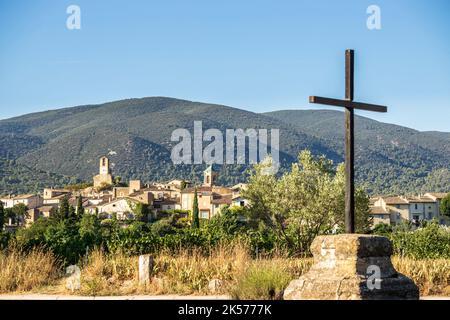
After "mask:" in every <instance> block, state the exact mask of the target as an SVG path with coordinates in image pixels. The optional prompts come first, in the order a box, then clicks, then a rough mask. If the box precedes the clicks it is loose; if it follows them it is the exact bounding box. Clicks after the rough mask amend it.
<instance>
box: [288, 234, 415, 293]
mask: <svg viewBox="0 0 450 320" xmlns="http://www.w3.org/2000/svg"><path fill="white" fill-rule="evenodd" d="M311 251H312V253H313V256H314V264H313V266H312V267H311V269H310V270H309V271H308V272H307V273H306V274H304V275H303V276H301V277H300V278H299V279H296V280H293V281H292V282H291V283H290V284H289V286H288V287H287V288H286V289H285V291H284V296H283V297H284V299H288V300H303V299H315V300H359V299H364V300H366V299H367V300H372V299H374V300H383V299H387V300H391V299H418V298H419V290H418V288H417V286H416V285H415V284H414V282H413V281H412V280H411V279H409V278H407V277H406V276H404V275H402V274H399V273H397V271H396V270H395V268H394V267H393V265H392V262H391V259H390V256H391V254H392V244H391V242H390V241H389V239H387V238H386V237H380V236H372V235H359V234H342V235H333V236H319V237H317V238H316V239H314V241H313V243H312V245H311ZM374 270H376V271H374Z"/></svg>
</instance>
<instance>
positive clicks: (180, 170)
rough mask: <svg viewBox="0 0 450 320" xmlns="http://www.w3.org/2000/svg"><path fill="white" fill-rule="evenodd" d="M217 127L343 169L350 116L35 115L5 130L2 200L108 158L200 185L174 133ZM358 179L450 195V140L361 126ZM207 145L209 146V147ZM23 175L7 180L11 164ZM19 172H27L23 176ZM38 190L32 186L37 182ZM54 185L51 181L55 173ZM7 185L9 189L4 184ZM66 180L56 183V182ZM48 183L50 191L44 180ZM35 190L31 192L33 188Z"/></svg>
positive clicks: (240, 170)
mask: <svg viewBox="0 0 450 320" xmlns="http://www.w3.org/2000/svg"><path fill="white" fill-rule="evenodd" d="M194 121H202V122H203V130H206V129H208V128H217V129H219V130H221V131H222V132H225V129H236V128H242V129H247V128H255V129H258V128H264V129H271V128H276V129H280V149H281V154H280V158H281V160H282V164H283V168H288V167H289V166H290V164H291V163H292V162H293V161H295V160H296V157H297V154H298V153H299V151H301V150H303V149H309V150H311V151H312V153H313V154H315V155H318V154H324V155H326V156H327V157H328V158H329V159H332V160H334V161H335V163H338V162H342V161H343V135H342V134H343V114H342V113H341V112H337V111H325V110H318V111H311V110H307V111H277V112H272V113H266V114H258V113H253V112H249V111H244V110H240V109H236V108H231V107H227V106H222V105H215V104H206V103H199V102H192V101H186V100H179V99H172V98H164V97H150V98H142V99H128V100H121V101H115V102H109V103H104V104H100V105H86V106H78V107H72V108H64V109H58V110H51V111H45V112H39V113H33V114H28V115H24V116H20V117H15V118H11V119H5V120H1V121H0V159H2V160H1V161H2V162H1V166H0V169H1V170H2V172H1V176H2V177H3V180H0V181H1V182H0V193H4V192H19V191H20V192H22V191H26V190H30V191H31V190H34V189H35V188H36V185H37V184H38V185H40V184H41V183H40V181H41V178H40V177H41V173H42V172H44V173H46V175H49V174H50V173H53V174H55V175H54V177H55V179H56V180H55V181H54V183H53V184H55V185H56V184H58V183H59V182H61V181H60V180H61V179H63V178H61V177H63V176H70V177H72V176H73V177H76V178H77V179H79V180H90V179H91V178H92V176H93V175H94V174H96V173H97V170H98V169H97V168H98V158H99V157H100V156H103V155H105V154H106V155H108V156H109V157H110V159H111V163H112V170H113V173H114V174H115V175H117V176H121V177H122V179H130V178H139V179H142V180H143V181H144V182H150V181H156V180H165V179H171V178H175V177H179V178H186V179H190V180H194V181H196V180H198V179H200V175H201V172H202V171H203V170H204V169H205V167H206V165H177V166H174V165H173V164H172V161H171V159H170V152H171V148H172V147H173V145H174V142H171V141H170V136H171V133H172V131H173V130H175V129H177V128H186V129H188V130H189V131H190V132H191V133H193V124H194ZM355 121H356V146H357V147H356V165H357V168H356V176H357V179H358V181H359V183H361V184H362V185H363V186H364V187H365V188H366V189H367V191H368V192H369V193H372V194H374V193H376V194H387V193H409V192H417V191H418V190H424V191H430V190H432V191H450V190H449V180H450V179H449V177H450V139H449V138H448V137H449V135H450V134H448V133H440V132H419V131H416V130H413V129H409V128H405V127H401V126H396V125H392V124H386V123H381V122H377V121H374V120H370V119H367V118H363V117H359V116H357V117H356V120H355ZM205 145H206V143H205ZM6 161H14V162H13V163H14V166H17V170H16V172H15V173H14V175H15V178H14V179H13V181H9V182H8V181H7V180H5V177H6V176H7V171H6V169H5V168H8V169H7V170H9V172H10V171H11V168H12V167H11V165H6V164H5V163H10V162H6ZM19 166H24V168H26V169H24V170H25V172H24V173H21V172H22V171H23V170H22V169H20V168H19ZM246 169H247V166H246V165H227V166H223V167H220V166H219V170H221V172H220V176H219V183H221V184H232V183H237V182H240V181H244V180H246V178H247V174H246ZM31 176H34V177H36V181H37V182H34V181H33V182H32V183H29V182H27V181H28V180H30V177H31ZM50 176H52V175H51V174H50ZM5 181H6V182H5ZM58 181H59V182H58ZM42 182H43V183H49V184H52V183H51V181H48V179H47V178H45V179H43V181H42ZM30 184H31V185H30Z"/></svg>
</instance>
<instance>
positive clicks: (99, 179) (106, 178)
mask: <svg viewBox="0 0 450 320" xmlns="http://www.w3.org/2000/svg"><path fill="white" fill-rule="evenodd" d="M112 183H113V177H112V175H111V173H110V169H109V159H108V157H101V158H100V165H99V173H98V175H96V176H94V188H101V187H104V186H108V185H112Z"/></svg>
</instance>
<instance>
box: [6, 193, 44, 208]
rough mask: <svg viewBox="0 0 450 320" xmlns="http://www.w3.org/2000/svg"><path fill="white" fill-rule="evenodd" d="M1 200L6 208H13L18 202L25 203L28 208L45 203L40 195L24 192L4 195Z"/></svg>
mask: <svg viewBox="0 0 450 320" xmlns="http://www.w3.org/2000/svg"><path fill="white" fill-rule="evenodd" d="M0 201H1V202H2V203H3V206H4V207H5V208H12V207H14V206H15V205H16V204H19V203H23V204H24V205H26V206H27V208H28V209H33V208H36V207H39V206H41V205H42V204H43V199H42V197H41V196H40V195H34V194H22V195H17V196H6V197H2V198H1V199H0Z"/></svg>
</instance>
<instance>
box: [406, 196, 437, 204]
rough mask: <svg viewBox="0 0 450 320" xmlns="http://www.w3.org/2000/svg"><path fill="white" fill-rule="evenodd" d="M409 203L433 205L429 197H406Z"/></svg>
mask: <svg viewBox="0 0 450 320" xmlns="http://www.w3.org/2000/svg"><path fill="white" fill-rule="evenodd" d="M408 201H409V202H410V203H433V202H435V201H434V200H433V199H431V198H429V197H408Z"/></svg>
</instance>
